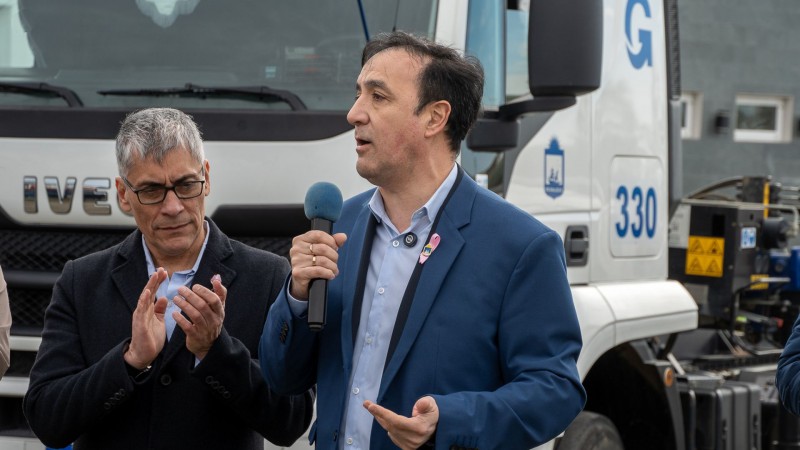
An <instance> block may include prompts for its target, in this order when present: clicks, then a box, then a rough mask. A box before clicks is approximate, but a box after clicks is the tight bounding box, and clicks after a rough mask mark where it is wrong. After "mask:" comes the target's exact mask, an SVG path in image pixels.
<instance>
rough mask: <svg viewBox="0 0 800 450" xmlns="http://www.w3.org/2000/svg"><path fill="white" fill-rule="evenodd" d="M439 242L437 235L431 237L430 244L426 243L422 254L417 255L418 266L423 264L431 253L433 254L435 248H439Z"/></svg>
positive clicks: (439, 238)
mask: <svg viewBox="0 0 800 450" xmlns="http://www.w3.org/2000/svg"><path fill="white" fill-rule="evenodd" d="M441 240H442V238H441V237H439V235H438V234H437V233H433V236H431V240H430V242H428V244H427V245H426V246H425V248H423V249H422V253H420V254H419V263H420V264H423V263H425V261H427V260H428V257H429V256H431V253H433V251H434V250H436V247H438V246H439V241H441Z"/></svg>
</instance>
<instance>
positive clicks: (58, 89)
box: [0, 81, 83, 107]
mask: <svg viewBox="0 0 800 450" xmlns="http://www.w3.org/2000/svg"><path fill="white" fill-rule="evenodd" d="M0 92H13V93H15V94H26V95H41V94H48V95H50V96H51V97H61V98H62V99H64V101H65V102H67V106H70V107H77V106H83V102H82V101H81V99H80V98H79V97H78V94H76V93H75V91H73V90H72V89H69V88H65V87H62V86H53V85H52V84H47V83H30V82H28V83H9V82H6V81H2V82H0Z"/></svg>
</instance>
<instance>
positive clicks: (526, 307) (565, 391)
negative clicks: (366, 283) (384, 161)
mask: <svg viewBox="0 0 800 450" xmlns="http://www.w3.org/2000/svg"><path fill="white" fill-rule="evenodd" d="M372 192H373V191H369V192H365V193H363V194H361V195H358V196H356V197H354V198H352V199H350V200H348V201H347V202H345V205H344V208H343V210H342V216H341V218H340V220H339V221H338V222H337V223H336V225H335V227H334V232H344V233H346V234H347V235H348V240H347V242H346V243H345V245H344V246H343V247H342V248H341V249H340V256H339V269H340V273H339V276H338V277H337V278H336V279H334V280H332V281H331V282H330V283H329V285H328V290H329V293H328V303H327V306H328V313H327V324H326V326H325V328H324V329H323V330H322V331H321V332H319V333H315V332H312V331H310V330H309V328H308V326H307V324H306V323H305V319H302V318H297V317H294V316H293V315H292V313H291V311H290V309H289V306H288V301H287V298H286V286H284V290H283V291H282V292H281V294H280V295H279V296H278V299H277V300H276V301H275V303H274V304H273V306H272V308H271V310H270V313H269V314H268V315H267V321H266V323H265V327H264V334H263V335H262V337H261V343H260V352H261V355H262V358H261V359H260V361H261V364H262V368H263V372H264V374H265V376H266V377H267V380H268V381H269V383H270V386H272V387H273V389H276V390H277V391H278V392H283V393H294V392H297V393H299V392H303V391H305V390H306V389H308V388H309V387H310V386H312V385H313V384H314V383H317V385H318V398H317V422H316V424H315V426H314V428H313V429H312V433H311V439H312V440H314V439H316V444H317V448H318V449H335V448H337V444H338V443H337V439H339V427H340V422H341V418H342V414H343V411H344V407H345V400H346V396H347V393H348V392H349V389H348V380H349V376H350V373H351V371H352V360H353V342H354V341H353V336H354V334H353V332H354V330H353V305H354V299H355V298H356V296H362V295H363V293H362V292H356V285H357V278H358V273H359V265H360V263H361V261H360V260H361V257H362V249H363V247H364V244H365V239H371V238H372V236H365V232H366V230H367V228H368V226H367V224H368V222H369V221H370V220H371V218H370V215H371V212H370V209H369V207H368V206H367V204H368V202H369V199H370V197H371V195H372ZM436 232H437V233H438V234H439V235H440V236H441V242H440V244H439V246H438V247H437V248H436V250H435V251H434V252H433V253H432V255H431V256H430V258H429V259H428V260H427V262H425V264H424V268H423V270H422V274H421V277H420V280H419V285H418V288H417V290H416V294H415V296H414V299H413V304H412V306H411V310H410V312H409V315H408V320H407V322H406V324H405V327H404V329H403V333H402V335H401V337H400V340H399V341H398V344H397V347H396V349H395V351H394V352H393V354H392V355H391V359H390V360H389V361H388V362H387V364H386V369H385V371H384V373H383V378H382V380H381V387H380V392H379V394H378V398H377V399H375V401H376V402H377V403H378V404H380V405H382V406H384V407H387V408H389V409H391V410H392V411H394V412H396V413H398V414H402V415H405V416H410V415H411V410H412V407H413V405H414V403H415V402H416V401H417V399H419V398H420V397H422V396H425V395H433V397H434V398H435V399H436V403H437V405H438V407H439V411H440V417H439V424H438V428H437V432H436V437H435V441H436V449H449V448H451V446H453V445H454V446H456V447H465V448H480V449H500V448H502V449H506V450H508V449H528V448H531V447H534V446H536V445H539V444H541V443H543V442H547V441H548V440H550V439H551V438H553V437H555V436H556V435H558V433H560V432H561V431H563V430H564V429H565V428H566V427H567V426H568V425H569V424H570V422H571V421H572V419H573V418H574V417H575V416H576V415H577V414H578V412H579V411H580V410H581V408H582V407H583V405H584V402H585V399H586V394H585V391H584V390H583V387H582V385H581V382H580V377H579V375H578V371H577V368H576V360H577V358H578V353H579V352H580V348H581V336H580V330H579V327H578V320H577V317H576V314H575V309H574V305H573V303H572V297H571V294H570V288H569V283H568V281H567V276H566V267H565V263H564V250H563V245H562V243H561V239H560V238H559V236H558V234H556V233H555V232H554V231H552V230H550V229H549V228H547V227H545V226H544V225H542V224H541V223H540V222H538V221H537V220H536V219H534V218H532V217H531V216H530V215H529V214H526V213H525V212H523V211H521V210H519V209H517V208H515V207H514V206H512V205H510V204H509V203H507V202H506V201H504V200H502V199H501V198H500V197H498V196H497V195H495V194H494V193H492V192H490V191H488V190H485V189H483V188H480V187H478V186H477V185H476V184H475V182H474V181H472V180H471V179H470V178H469V177H467V176H464V177H463V179H462V181H461V183H460V184H459V185H458V187H457V188H456V190H455V192H454V193H453V196H452V198H451V199H450V201H449V202H448V203H447V204H446V205H445V208H444V211H443V213H442V216H441V219H440V222H439V224H438V227H437V229H436ZM287 285H288V283H287ZM358 301H359V302H360V299H359V300H358ZM371 448H372V449H394V448H396V447H395V446H394V444H393V443H392V442H391V441H390V440H389V438H388V436H387V434H386V432H385V431H384V430H383V429H382V428H381V427H380V425H379V424H378V423H377V422H373V428H372V435H371Z"/></svg>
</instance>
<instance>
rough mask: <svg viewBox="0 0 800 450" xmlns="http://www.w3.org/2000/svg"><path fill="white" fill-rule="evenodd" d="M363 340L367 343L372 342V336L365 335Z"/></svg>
mask: <svg viewBox="0 0 800 450" xmlns="http://www.w3.org/2000/svg"><path fill="white" fill-rule="evenodd" d="M365 341H367V344H372V336H367V338H366V339H365Z"/></svg>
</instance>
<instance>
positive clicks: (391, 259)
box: [339, 165, 458, 450]
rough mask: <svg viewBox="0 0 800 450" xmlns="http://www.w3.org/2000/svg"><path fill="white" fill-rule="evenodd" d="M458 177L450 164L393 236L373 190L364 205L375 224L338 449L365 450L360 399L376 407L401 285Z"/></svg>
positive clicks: (365, 415)
mask: <svg viewBox="0 0 800 450" xmlns="http://www.w3.org/2000/svg"><path fill="white" fill-rule="evenodd" d="M457 174H458V166H456V165H453V169H452V170H451V171H450V174H449V175H448V176H447V178H446V179H445V180H444V182H443V183H442V184H441V186H439V188H438V189H437V190H436V192H435V193H434V194H433V196H432V197H431V198H430V199H429V200H428V202H427V203H425V205H423V206H422V207H421V208H420V209H418V210H417V211H415V212H414V214H413V215H412V218H411V225H410V226H409V227H408V229H406V230H403V231H398V230H397V228H396V227H395V226H394V224H392V222H391V220H389V216H388V215H387V214H386V210H385V208H384V204H383V198H382V197H381V195H380V193H379V192H378V191H375V194H374V195H373V196H372V199H371V200H370V202H369V207H370V209H371V210H372V214H373V215H374V216H375V218H376V219H377V221H378V225H377V227H376V228H375V240H374V241H373V244H372V252H371V253H370V260H369V268H368V270H367V278H366V283H365V287H364V300H363V304H362V307H361V319H360V322H359V327H358V334H357V337H356V343H355V347H354V349H353V372H352V373H351V375H350V385H349V389H350V391H349V393H348V396H349V398H348V400H347V407H346V411H345V414H344V416H343V419H342V425H341V430H342V433H340V436H342V439H341V440H340V443H339V448H341V449H343V450H349V449H353V450H368V449H369V442H370V432H371V431H372V421H373V417H372V414H370V413H369V411H367V410H366V409H365V408H364V407H363V405H362V404H363V403H364V400H371V401H373V402H375V401H376V399H377V397H378V391H379V389H380V386H381V378H382V376H383V368H384V365H385V363H386V356H387V353H388V351H389V341H391V338H392V332H393V331H394V324H395V321H396V319H397V312H398V310H399V308H400V303H401V302H402V300H403V295H404V294H405V291H406V286H407V285H408V281H409V279H410V278H411V273H412V272H413V271H414V267H415V266H416V264H417V262H418V261H419V254H420V252H421V251H422V247H423V246H424V245H425V242H426V241H427V238H428V234H429V233H430V230H431V226H432V225H433V221H434V219H435V218H436V215H437V214H438V213H439V209H440V208H441V207H442V204H443V203H444V200H445V198H446V197H447V194H448V193H449V192H450V189H451V188H452V187H453V184H454V183H455V180H456V175H457ZM407 233H414V234H415V235H416V236H417V240H416V242H415V243H414V245H413V246H412V247H409V246H407V245H406V244H405V243H404V242H403V238H404V237H405V235H406V234H407Z"/></svg>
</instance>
